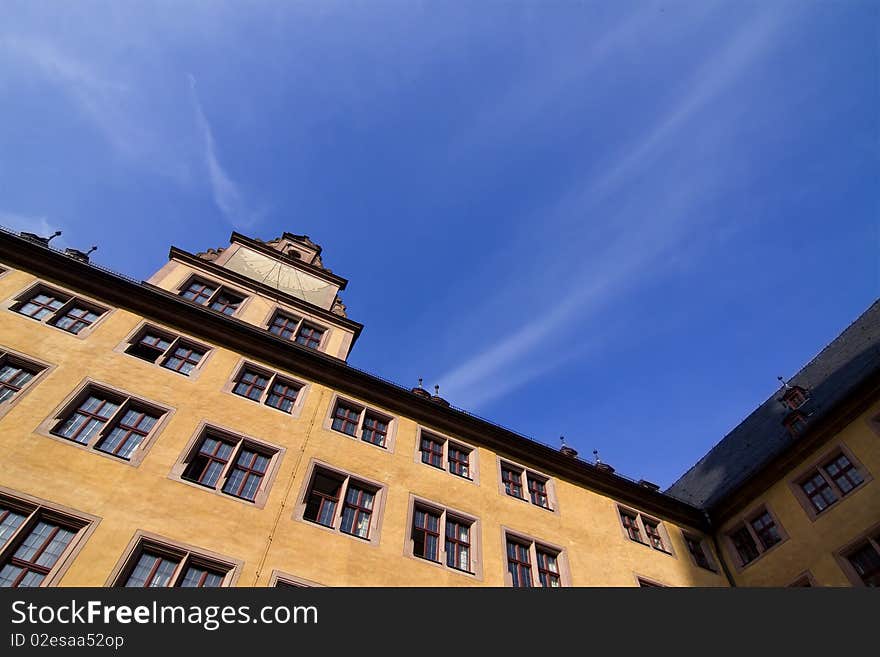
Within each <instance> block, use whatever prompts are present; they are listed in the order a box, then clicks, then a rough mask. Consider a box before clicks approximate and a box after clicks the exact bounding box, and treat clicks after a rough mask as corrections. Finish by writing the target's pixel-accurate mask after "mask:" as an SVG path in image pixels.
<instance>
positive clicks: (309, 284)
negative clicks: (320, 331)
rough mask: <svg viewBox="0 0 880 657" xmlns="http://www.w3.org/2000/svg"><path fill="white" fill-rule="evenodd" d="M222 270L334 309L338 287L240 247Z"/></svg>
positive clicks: (326, 308) (322, 306)
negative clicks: (224, 269) (228, 270)
mask: <svg viewBox="0 0 880 657" xmlns="http://www.w3.org/2000/svg"><path fill="white" fill-rule="evenodd" d="M224 266H225V267H226V268H227V269H230V270H232V271H234V272H237V273H239V274H242V275H243V276H247V277H248V278H250V279H253V280H255V281H257V282H259V283H262V284H264V285H268V286H269V287H273V288H275V289H277V290H280V291H281V292H286V293H287V294H290V295H292V296H295V297H297V298H298V299H302V300H303V301H308V302H309V303H311V304H314V305H316V306H320V307H321V308H324V309H325V310H329V308H330V306H331V305H333V299H335V298H336V293H337V292H338V291H339V287H338V286H337V285H333V284H332V283H328V282H327V281H324V280H321V279H320V278H317V277H316V276H312V275H310V274H307V273H305V272H303V271H300V270H299V269H297V268H296V267H291V266H290V265H286V264H284V263H283V262H279V261H278V260H275V259H274V258H270V257H269V256H266V255H263V254H262V253H258V252H257V251H251V250H250V249H247V248H245V247H239V248H238V250H237V251H236V252H235V253H233V254H232V255H231V256H230V258H229V260H227V261H226V264H225V265H224Z"/></svg>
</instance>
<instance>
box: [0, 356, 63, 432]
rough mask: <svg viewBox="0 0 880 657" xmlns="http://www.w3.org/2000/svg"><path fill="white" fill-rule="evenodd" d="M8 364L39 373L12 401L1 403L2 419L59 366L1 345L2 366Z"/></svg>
mask: <svg viewBox="0 0 880 657" xmlns="http://www.w3.org/2000/svg"><path fill="white" fill-rule="evenodd" d="M6 362H12V364H14V365H17V364H20V365H25V366H27V367H30V368H32V369H34V370H37V373H36V374H34V376H33V378H32V379H31V380H30V381H28V382H27V383H25V384H24V385H23V386H22V387H21V390H19V391H18V392H17V393H15V394H14V395H12V398H11V399H7V400H6V401H4V402H0V418H2V417H3V416H4V415H6V414H7V413H8V412H9V411H10V410H11V409H12V408H13V407H14V406H15V405H16V404H18V403H19V402H20V401H21V400H22V398H23V397H25V396H27V394H28V393H29V392H30V391H31V390H33V389H34V386H36V385H37V384H38V383H40V382H41V381H42V380H43V379H45V378H46V377H47V376H49V373H50V372H52V370H54V369H55V368H56V367H57V365H55V364H54V363H49V362H48V361H44V360H41V359H39V358H34V357H33V356H29V355H27V354H24V353H22V352H20V351H16V350H15V349H10V348H9V347H6V346H4V345H2V344H0V365H3V364H4V363H6Z"/></svg>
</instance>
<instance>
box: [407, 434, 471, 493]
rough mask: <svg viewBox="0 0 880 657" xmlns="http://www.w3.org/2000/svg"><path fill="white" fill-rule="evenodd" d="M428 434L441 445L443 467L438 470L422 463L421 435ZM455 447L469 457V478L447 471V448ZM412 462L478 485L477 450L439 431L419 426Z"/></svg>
mask: <svg viewBox="0 0 880 657" xmlns="http://www.w3.org/2000/svg"><path fill="white" fill-rule="evenodd" d="M423 433H425V434H428V435H429V436H431V437H432V438H435V439H437V441H438V442H442V443H443V467H442V468H438V467H436V466H434V465H431V464H430V463H425V462H424V461H422V434H423ZM450 445H456V446H458V447H460V448H463V449H464V450H467V451H468V452H469V455H470V459H469V462H468V468H469V470H470V475H471V476H470V477H462V476H461V475H457V474H455V473H453V472H450V471H449V446H450ZM413 460H414V461H415V462H416V463H419V464H421V465H424V466H426V467H428V468H430V469H431V470H437V471H439V472H446V473H447V474H450V475H452V476H453V477H455V478H456V479H461V480H462V481H468V482H470V483H472V484H476V485H477V486H479V485H480V458H479V454H478V449H477V447H475V446H474V445H471V444H469V443H466V442H464V441H462V440H458V439H457V438H449V437H448V436H446V435H444V434H442V433H440V432H439V431H434V430H433V429H426V428H425V427H421V426H419V427H418V428H417V429H416V449H415V453H414V456H413Z"/></svg>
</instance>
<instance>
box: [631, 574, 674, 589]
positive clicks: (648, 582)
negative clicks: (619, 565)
mask: <svg viewBox="0 0 880 657" xmlns="http://www.w3.org/2000/svg"><path fill="white" fill-rule="evenodd" d="M633 577H634V578H635V582H636V586H637V587H641V588H646V587H651V588H653V587H657V588H661V589H665V588H669V584H664V583H663V582H661V581H659V580H656V579H654V578H653V577H645V576H644V575H640V574H639V573H637V572H633ZM642 582H644V584H643V583H642Z"/></svg>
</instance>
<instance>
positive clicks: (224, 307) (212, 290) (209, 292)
mask: <svg viewBox="0 0 880 657" xmlns="http://www.w3.org/2000/svg"><path fill="white" fill-rule="evenodd" d="M180 296H182V297H183V298H184V299H187V300H188V301H192V302H193V303H197V304H199V305H200V306H208V308H210V309H211V310H216V311H217V312H219V313H223V314H224V315H230V316H232V315H234V314H235V311H236V310H238V308H239V306H241V304H242V303H243V302H244V299H245V297H244V296H242V295H240V294H236V293H235V292H232V291H231V290H229V289H228V288H226V287H224V286H222V285H219V284H217V283H212V282H208V281H205V280H202V279H200V278H193V279H191V280H190V282H189V284H187V286H186V287H185V288H182V289H181V291H180Z"/></svg>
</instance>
